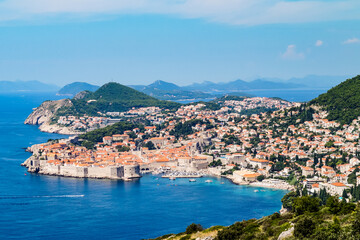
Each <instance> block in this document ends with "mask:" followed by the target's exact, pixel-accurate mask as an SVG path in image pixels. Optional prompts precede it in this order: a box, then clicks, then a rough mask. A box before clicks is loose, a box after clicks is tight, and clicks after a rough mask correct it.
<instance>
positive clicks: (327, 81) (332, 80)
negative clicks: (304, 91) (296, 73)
mask: <svg viewBox="0 0 360 240" xmlns="http://www.w3.org/2000/svg"><path fill="white" fill-rule="evenodd" d="M350 77H351V76H319V75H309V76H306V77H303V78H291V79H289V80H287V82H289V83H295V84H303V85H305V86H306V87H308V88H311V89H315V88H317V89H330V88H332V87H334V86H336V85H338V84H340V83H341V82H342V81H344V79H348V78H350Z"/></svg>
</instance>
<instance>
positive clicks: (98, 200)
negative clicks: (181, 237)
mask: <svg viewBox="0 0 360 240" xmlns="http://www.w3.org/2000/svg"><path fill="white" fill-rule="evenodd" d="M56 98H57V97H55V95H53V94H25V93H24V94H16V95H0V109H1V114H0V239H22V240H23V239H61V240H63V239H87V240H91V239H126V240H132V239H145V238H154V237H157V236H161V235H164V234H167V233H178V232H182V231H184V230H185V228H186V226H188V225H189V224H191V223H193V222H195V223H200V224H201V225H203V226H204V227H210V226H213V225H230V224H232V223H234V222H235V221H241V220H243V219H250V218H260V217H262V216H265V215H269V214H271V213H273V212H276V211H278V210H279V209H280V207H281V202H280V200H281V198H282V196H283V195H284V194H285V193H286V192H285V191H281V190H271V189H259V190H263V191H258V192H254V190H255V189H258V188H253V187H246V186H237V185H234V184H232V183H231V182H229V181H228V180H226V179H220V178H211V179H212V180H213V182H212V183H205V180H207V179H209V178H202V179H198V181H197V182H195V183H190V182H189V181H188V180H186V179H177V180H175V181H169V180H168V179H162V178H159V176H153V175H146V176H144V177H143V178H141V179H140V180H137V181H134V182H122V181H111V180H94V179H75V178H63V177H56V176H43V175H37V174H30V173H27V171H26V168H24V167H21V166H20V164H21V163H22V162H23V161H25V159H26V158H28V157H29V156H30V153H27V152H25V150H24V148H26V147H28V146H30V145H32V144H36V143H41V142H45V141H47V140H48V139H49V138H52V139H54V138H61V137H63V136H60V135H56V134H48V133H42V132H40V131H39V130H38V129H37V127H36V126H29V125H24V124H23V122H24V120H25V118H26V117H27V115H28V114H30V113H31V111H32V108H34V107H37V106H38V105H39V104H40V103H41V102H42V101H44V100H48V99H56ZM222 182H223V184H221V183H222Z"/></svg>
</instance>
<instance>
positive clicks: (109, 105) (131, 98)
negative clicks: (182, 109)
mask: <svg viewBox="0 0 360 240" xmlns="http://www.w3.org/2000/svg"><path fill="white" fill-rule="evenodd" d="M71 102H72V103H73V106H72V107H67V108H62V109H60V110H59V111H58V113H57V115H84V114H87V115H97V114H98V112H101V113H106V112H122V111H127V110H129V109H131V108H133V107H151V106H156V107H161V108H169V109H174V108H177V107H179V106H180V104H179V103H175V102H169V101H161V100H158V99H156V98H153V97H150V96H148V95H146V94H144V93H142V92H139V91H136V90H134V89H132V88H130V87H126V86H124V85H121V84H119V83H114V82H110V83H107V84H105V85H103V86H102V87H100V88H99V89H98V90H97V91H95V92H89V91H88V92H86V94H85V95H84V96H83V98H81V99H72V100H71Z"/></svg>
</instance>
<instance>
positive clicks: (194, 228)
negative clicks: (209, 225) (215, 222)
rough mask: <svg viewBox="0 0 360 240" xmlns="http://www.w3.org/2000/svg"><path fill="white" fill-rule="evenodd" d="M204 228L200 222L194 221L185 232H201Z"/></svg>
mask: <svg viewBox="0 0 360 240" xmlns="http://www.w3.org/2000/svg"><path fill="white" fill-rule="evenodd" d="M203 229H204V228H203V227H202V226H201V225H200V224H195V223H192V224H190V225H189V226H188V227H187V228H186V231H185V233H186V234H192V233H196V232H200V231H202V230H203Z"/></svg>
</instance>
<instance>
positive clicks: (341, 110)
mask: <svg viewBox="0 0 360 240" xmlns="http://www.w3.org/2000/svg"><path fill="white" fill-rule="evenodd" d="M309 104H315V105H320V106H322V107H323V108H324V109H325V110H327V111H328V113H329V114H328V116H327V118H328V119H329V120H337V121H339V122H341V123H347V124H348V123H350V122H351V121H352V120H354V119H355V118H357V117H359V116H360V75H358V76H356V77H354V78H351V79H348V80H346V81H344V82H342V83H340V84H339V85H337V86H336V87H333V88H331V89H330V90H329V91H327V93H324V94H321V95H320V96H319V97H317V98H315V99H313V100H312V101H310V103H309Z"/></svg>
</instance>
